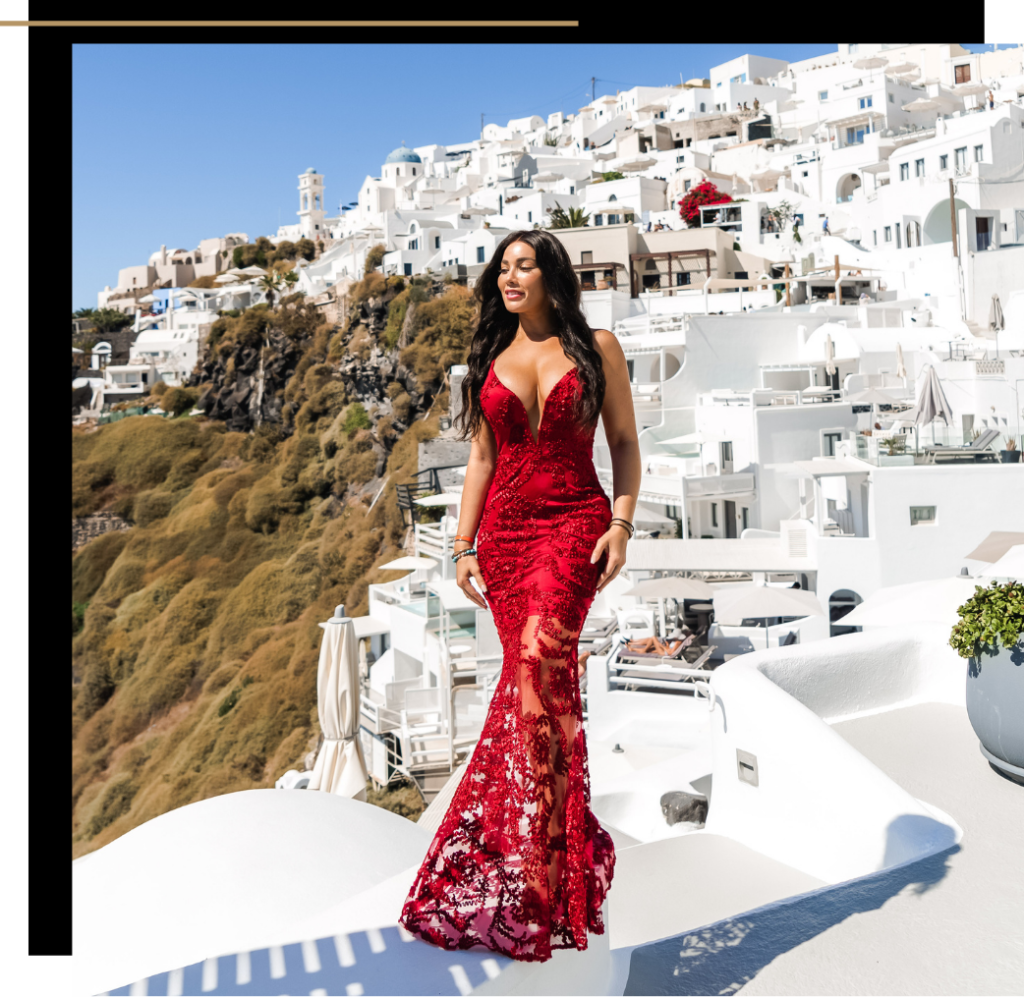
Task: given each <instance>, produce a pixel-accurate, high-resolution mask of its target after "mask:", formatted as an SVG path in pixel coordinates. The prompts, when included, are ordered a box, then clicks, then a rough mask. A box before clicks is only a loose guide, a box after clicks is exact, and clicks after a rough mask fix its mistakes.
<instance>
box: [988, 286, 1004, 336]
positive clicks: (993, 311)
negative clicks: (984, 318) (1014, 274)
mask: <svg viewBox="0 0 1024 997" xmlns="http://www.w3.org/2000/svg"><path fill="white" fill-rule="evenodd" d="M988 327H989V328H990V329H992V330H994V331H995V332H999V331H1001V330H1002V329H1005V328H1006V323H1005V321H1004V320H1003V306H1002V305H1001V304H1000V303H999V295H998V294H993V295H992V304H991V306H990V307H989V311H988Z"/></svg>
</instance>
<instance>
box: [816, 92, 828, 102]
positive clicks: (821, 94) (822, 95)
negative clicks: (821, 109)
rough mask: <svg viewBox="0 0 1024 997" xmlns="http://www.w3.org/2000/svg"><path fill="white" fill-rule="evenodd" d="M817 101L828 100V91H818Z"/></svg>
mask: <svg viewBox="0 0 1024 997" xmlns="http://www.w3.org/2000/svg"><path fill="white" fill-rule="evenodd" d="M818 100H828V91H827V90H819V91H818Z"/></svg>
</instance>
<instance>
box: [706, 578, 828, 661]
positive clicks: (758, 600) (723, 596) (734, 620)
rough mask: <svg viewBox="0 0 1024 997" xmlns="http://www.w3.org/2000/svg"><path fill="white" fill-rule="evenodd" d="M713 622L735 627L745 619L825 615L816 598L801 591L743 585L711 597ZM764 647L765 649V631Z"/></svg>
mask: <svg viewBox="0 0 1024 997" xmlns="http://www.w3.org/2000/svg"><path fill="white" fill-rule="evenodd" d="M712 602H713V603H714V606H715V621H716V622H717V623H724V624H726V625H727V626H728V625H733V626H736V625H739V624H742V623H743V621H744V620H747V619H759V620H767V619H768V618H769V617H771V616H798V617H800V616H825V615H827V614H826V613H825V610H824V609H822V608H821V603H820V602H818V597H817V596H816V595H815V594H814V593H813V592H805V591H803V590H802V589H789V588H785V589H784V588H773V587H770V586H768V585H744V586H738V587H736V588H727V589H719V590H718V591H717V592H716V593H715V594H714V596H713V597H712ZM764 644H765V647H766V648H767V647H768V628H767V627H765V632H764Z"/></svg>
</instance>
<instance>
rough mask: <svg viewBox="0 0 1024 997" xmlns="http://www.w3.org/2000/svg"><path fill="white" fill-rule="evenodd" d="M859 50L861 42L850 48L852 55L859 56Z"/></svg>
mask: <svg viewBox="0 0 1024 997" xmlns="http://www.w3.org/2000/svg"><path fill="white" fill-rule="evenodd" d="M859 48H860V43H859V42H855V43H854V44H853V45H851V46H850V55H856V54H857V49H859Z"/></svg>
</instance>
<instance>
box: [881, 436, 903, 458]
mask: <svg viewBox="0 0 1024 997" xmlns="http://www.w3.org/2000/svg"><path fill="white" fill-rule="evenodd" d="M878 442H879V445H880V446H883V447H888V449H889V454H888V456H890V457H895V456H896V455H897V454H901V453H906V450H907V438H906V437H905V436H887V437H886V438H885V439H884V440H879V441H878Z"/></svg>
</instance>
